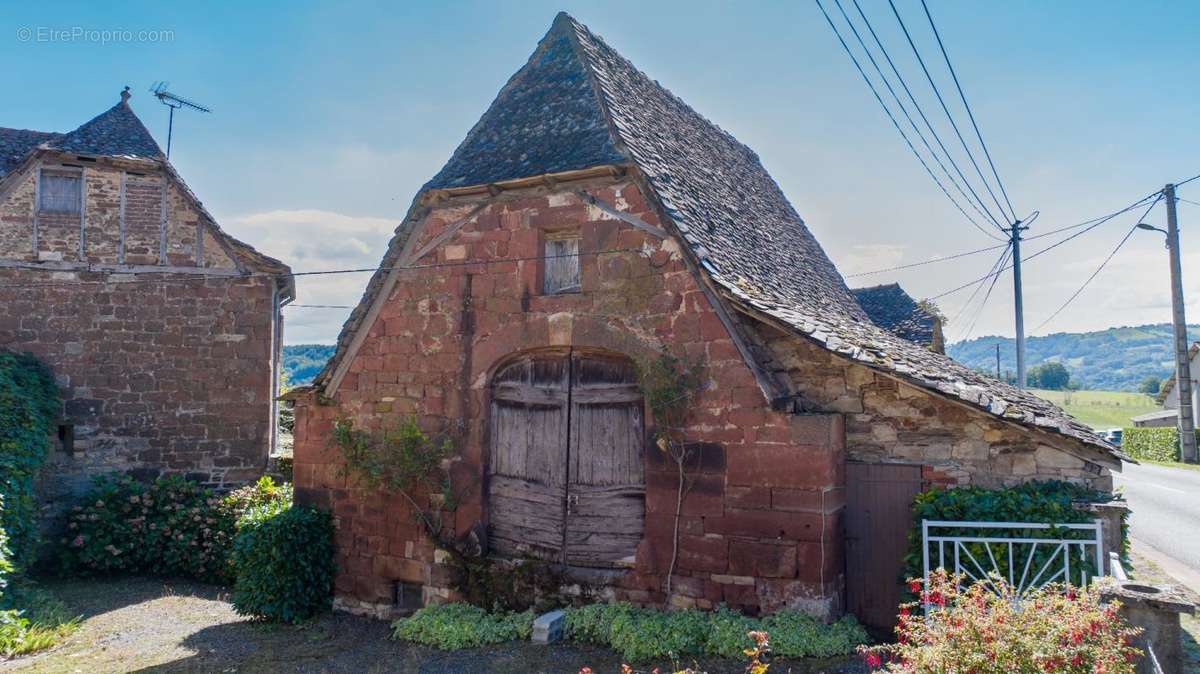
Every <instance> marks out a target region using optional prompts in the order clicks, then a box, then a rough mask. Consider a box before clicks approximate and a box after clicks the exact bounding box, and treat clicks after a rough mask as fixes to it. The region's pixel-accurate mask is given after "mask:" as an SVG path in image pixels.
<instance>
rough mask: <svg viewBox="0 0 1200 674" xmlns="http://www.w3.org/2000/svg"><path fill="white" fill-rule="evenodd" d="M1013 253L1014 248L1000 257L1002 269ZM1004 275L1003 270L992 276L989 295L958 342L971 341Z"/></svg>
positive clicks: (984, 298)
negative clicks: (993, 292)
mask: <svg viewBox="0 0 1200 674" xmlns="http://www.w3.org/2000/svg"><path fill="white" fill-rule="evenodd" d="M1012 252H1013V249H1012V248H1009V249H1008V250H1006V251H1004V255H1002V256H1001V257H1000V260H1001V262H1000V266H1001V267H1003V266H1004V263H1005V262H1006V261H1007V258H1009V257H1010V256H1011V255H1012ZM1003 273H1004V271H1003V269H1001V271H999V272H996V274H995V275H993V276H992V283H991V285H989V286H988V289H987V293H985V294H984V296H983V301H982V302H980V303H979V308H978V309H976V310H975V316H973V317H972V318H971V324H970V325H969V326H968V327H967V329H966V332H964V333H962V336H961V337H959V340H958V341H960V342H963V341H966V340H968V339H970V337H971V333H972V332H974V331H975V325H976V324H977V323H979V317H980V316H982V315H983V309H984V307H986V306H987V302H988V299H990V298H991V296H992V291H993V290H995V289H996V282H997V281H999V280H1000V276H1001V275H1002V274H1003Z"/></svg>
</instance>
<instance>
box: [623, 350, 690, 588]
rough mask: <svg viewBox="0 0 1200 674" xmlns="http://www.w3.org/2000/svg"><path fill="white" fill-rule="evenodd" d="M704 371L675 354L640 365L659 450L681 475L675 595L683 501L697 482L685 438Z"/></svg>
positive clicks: (677, 497) (673, 551) (673, 543)
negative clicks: (689, 467) (691, 473)
mask: <svg viewBox="0 0 1200 674" xmlns="http://www.w3.org/2000/svg"><path fill="white" fill-rule="evenodd" d="M706 383H707V382H706V380H705V376H704V367H703V366H702V365H701V364H700V363H697V362H694V361H692V360H690V359H687V358H681V357H678V356H675V355H672V354H671V353H662V354H660V355H659V356H658V357H657V358H653V359H650V360H647V361H644V362H641V363H638V384H639V386H640V388H641V390H642V397H644V398H645V400H646V405H647V407H649V408H650V414H651V415H652V416H653V418H654V442H655V444H656V445H657V446H658V448H659V449H660V450H661V451H662V452H663V454H666V455H667V456H668V457H670V458H671V460H672V461H674V462H675V466H676V468H677V470H678V472H679V483H678V489H677V491H676V494H675V522H674V528H673V532H672V536H671V564H670V566H669V567H667V581H666V585H667V586H666V592H667V594H668V595H670V594H671V581H672V577H673V576H674V574H675V563H676V561H677V560H678V557H679V516H680V513H681V512H682V511H683V499H684V497H685V496H686V495H687V492H688V491H689V490H690V489H691V486H692V483H693V482H694V481H693V480H688V478H687V471H686V470H685V467H686V465H687V463H688V462H689V461H691V460H692V459H694V458H698V457H695V456H693V454H695V452H694V451H693V450H691V449H689V447H688V444H687V442H686V438H685V435H684V429H685V427H686V426H687V421H688V419H689V418H690V417H691V415H692V409H693V405H694V403H695V400H696V397H697V396H699V395H700V392H701V391H703V390H704V388H705V386H706Z"/></svg>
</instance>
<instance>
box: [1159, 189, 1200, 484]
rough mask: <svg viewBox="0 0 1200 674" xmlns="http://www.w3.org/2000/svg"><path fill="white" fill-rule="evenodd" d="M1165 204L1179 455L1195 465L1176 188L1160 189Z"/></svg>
mask: <svg viewBox="0 0 1200 674" xmlns="http://www.w3.org/2000/svg"><path fill="white" fill-rule="evenodd" d="M1163 196H1164V197H1166V200H1167V249H1168V250H1170V253H1171V309H1172V311H1171V320H1172V323H1173V325H1174V328H1175V390H1176V391H1178V392H1179V454H1180V458H1182V459H1183V461H1184V462H1185V463H1196V462H1197V452H1196V423H1195V417H1194V416H1193V415H1194V414H1195V410H1194V409H1193V408H1192V402H1193V401H1192V367H1191V363H1189V362H1188V336H1187V320H1186V319H1185V318H1184V315H1183V275H1182V271H1181V269H1180V263H1179V223H1178V222H1177V221H1176V216H1175V186H1174V185H1172V184H1168V185H1167V186H1166V187H1164V188H1163Z"/></svg>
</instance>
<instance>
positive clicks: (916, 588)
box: [908, 578, 921, 592]
mask: <svg viewBox="0 0 1200 674" xmlns="http://www.w3.org/2000/svg"><path fill="white" fill-rule="evenodd" d="M908 591H909V592H920V591H921V581H919V580H917V579H915V578H914V579H912V580H910V581H908Z"/></svg>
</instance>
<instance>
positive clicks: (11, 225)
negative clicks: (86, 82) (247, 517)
mask: <svg viewBox="0 0 1200 674" xmlns="http://www.w3.org/2000/svg"><path fill="white" fill-rule="evenodd" d="M128 99H129V92H128V87H126V90H125V91H124V92H122V93H121V100H120V102H118V103H117V104H116V105H115V106H113V107H112V108H110V109H109V110H107V111H105V112H104V113H102V114H100V115H99V116H97V117H96V118H95V119H92V120H91V121H89V122H87V123H86V124H84V125H83V126H80V127H79V128H77V129H75V130H74V131H70V132H68V133H51V132H41V131H27V130H19V129H8V128H0V307H3V311H0V348H5V349H10V350H13V351H28V352H31V353H33V354H34V355H36V356H38V357H39V358H41V359H42V360H43V361H44V362H45V363H46V364H48V365H49V366H50V368H51V369H52V370H53V372H54V375H55V377H56V378H57V380H58V383H59V386H60V387H61V390H62V395H63V399H64V401H65V403H64V407H63V411H62V418H61V421H60V425H59V427H58V442H57V444H56V451H55V453H54V455H53V456H52V457H51V458H50V461H49V465H48V466H47V469H46V476H45V480H44V483H43V485H42V489H41V494H42V496H43V497H44V498H45V500H46V502H47V506H48V509H49V511H50V512H51V513H52V512H53V511H55V510H57V509H59V508H61V507H62V506H64V505H66V504H68V503H69V502H70V500H71V497H72V496H73V495H74V494H76V493H78V492H79V491H81V490H83V489H85V488H86V487H87V486H88V483H89V481H90V478H91V476H93V475H96V474H99V473H107V472H112V471H130V472H132V473H134V474H135V475H139V476H142V477H153V476H156V475H159V474H163V473H180V474H185V475H188V476H190V477H193V478H195V479H197V480H199V481H200V482H203V483H205V484H207V485H210V486H213V487H217V488H225V487H231V486H236V485H239V484H241V483H243V482H245V481H246V480H248V479H251V478H253V477H256V476H258V475H260V474H262V472H263V471H264V469H265V468H266V462H267V457H268V452H269V450H270V448H271V445H272V442H273V441H274V437H275V413H274V405H275V402H274V400H275V397H276V393H277V391H276V388H275V387H276V381H277V376H276V375H277V368H278V354H279V349H280V336H281V330H282V321H281V318H280V311H279V310H280V307H281V306H283V305H284V304H285V303H286V302H288V301H290V300H291V298H292V296H293V294H294V284H293V281H292V278H291V276H290V270H289V269H288V267H287V266H286V265H284V264H283V263H281V262H279V261H277V260H273V259H271V258H269V257H267V256H265V255H262V254H261V253H258V252H257V251H255V250H254V249H253V248H251V247H250V246H247V245H246V244H244V243H242V242H240V241H237V240H236V239H234V238H232V237H231V236H229V235H228V234H226V233H225V232H223V231H221V228H220V227H218V226H217V223H216V221H215V220H214V219H213V217H212V216H211V215H210V214H209V213H208V211H206V210H205V208H204V206H203V205H202V204H201V203H200V201H199V199H197V198H196V195H195V194H193V193H192V191H191V190H190V189H188V186H187V185H186V184H185V183H184V182H183V180H182V179H181V178H180V177H179V175H178V174H177V173H176V172H175V170H174V168H173V167H172V166H171V164H170V163H169V162H168V161H167V159H166V157H165V156H164V155H163V153H162V151H161V149H160V148H159V147H158V144H157V143H155V142H154V139H153V137H152V136H151V135H150V133H149V132H148V131H147V130H146V128H145V127H144V126H143V125H142V123H141V121H140V120H138V118H137V116H136V115H135V114H134V112H133V110H132V109H131V108H130V106H129V101H128ZM48 514H49V513H48Z"/></svg>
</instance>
